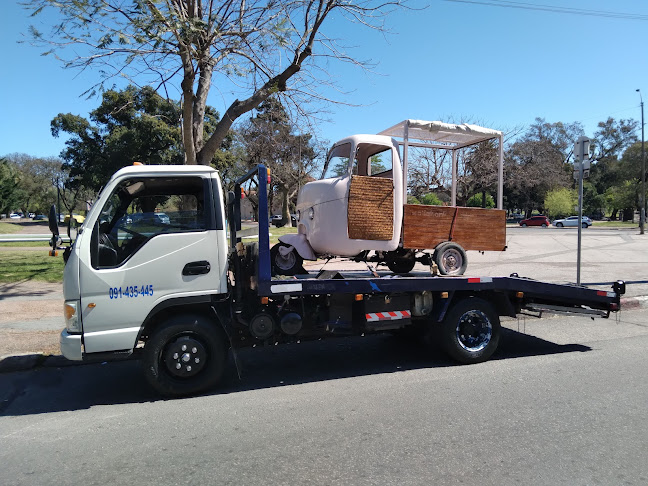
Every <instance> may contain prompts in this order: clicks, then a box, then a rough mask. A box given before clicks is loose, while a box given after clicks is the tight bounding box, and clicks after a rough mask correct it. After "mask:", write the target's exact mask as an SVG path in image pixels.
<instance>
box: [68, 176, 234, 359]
mask: <svg viewBox="0 0 648 486" xmlns="http://www.w3.org/2000/svg"><path fill="white" fill-rule="evenodd" d="M222 201H223V194H222V190H221V184H220V179H219V176H218V173H217V172H216V171H215V170H214V169H212V168H210V167H204V166H198V167H187V166H135V167H127V168H124V169H121V170H120V171H118V172H117V173H116V174H115V175H114V176H113V177H112V178H111V179H110V181H109V182H108V183H107V185H106V186H105V188H104V189H103V191H102V192H101V194H100V195H99V198H98V200H97V201H96V203H95V204H94V205H93V207H92V209H91V210H90V212H89V213H88V216H87V218H86V220H85V221H84V223H83V224H82V226H81V228H80V230H79V234H78V236H77V239H76V241H75V242H74V245H73V246H72V248H71V251H70V254H69V258H68V261H67V264H66V266H65V271H64V272H65V273H64V289H63V290H64V298H65V315H66V321H67V329H66V331H64V334H63V336H62V338H61V349H62V351H63V354H64V355H65V356H66V357H67V358H69V359H76V360H80V359H82V355H83V353H84V352H85V353H100V352H104V351H111V352H114V351H115V350H120V349H123V350H132V349H133V348H134V347H135V345H136V343H137V341H138V339H139V338H140V337H141V336H140V332H141V330H142V323H143V322H147V321H148V320H151V319H154V318H155V317H156V316H157V315H158V314H160V313H163V312H164V310H165V309H166V308H170V307H173V306H177V305H179V304H181V303H183V302H192V303H196V302H198V301H200V300H201V299H206V301H209V298H208V297H205V296H209V295H212V294H226V293H227V280H226V274H227V272H226V267H227V254H228V249H227V248H228V247H227V240H226V234H225V225H224V221H225V215H224V208H223V204H222ZM81 289H83V292H81Z"/></svg>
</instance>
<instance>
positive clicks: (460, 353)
mask: <svg viewBox="0 0 648 486" xmlns="http://www.w3.org/2000/svg"><path fill="white" fill-rule="evenodd" d="M441 326H442V330H441V342H442V346H443V349H444V351H445V352H446V353H448V355H450V357H452V358H453V359H455V360H457V361H459V362H460V363H465V364H471V363H480V362H482V361H486V360H487V359H488V358H490V357H491V356H492V354H493V353H494V352H495V350H496V349H497V345H498V344H499V338H500V331H501V326H500V322H499V316H498V315H497V313H496V312H495V311H494V310H493V307H492V306H491V305H490V304H489V303H488V302H486V301H485V300H483V299H479V298H477V297H470V298H467V299H464V300H461V301H459V302H458V303H457V304H455V305H454V306H453V307H452V308H451V309H450V311H449V312H448V314H447V315H446V317H445V319H444V320H443V323H442V324H441Z"/></svg>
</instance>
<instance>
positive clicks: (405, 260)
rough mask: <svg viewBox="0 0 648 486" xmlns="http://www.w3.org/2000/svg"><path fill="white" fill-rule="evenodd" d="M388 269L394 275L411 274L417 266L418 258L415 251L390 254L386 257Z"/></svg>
mask: <svg viewBox="0 0 648 486" xmlns="http://www.w3.org/2000/svg"><path fill="white" fill-rule="evenodd" d="M386 261H387V267H389V269H390V270H391V271H392V272H393V273H399V274H403V273H409V272H411V271H412V269H413V268H414V265H415V264H416V258H415V254H414V252H413V251H410V250H403V249H401V250H397V251H393V252H391V251H390V252H389V253H387V255H386Z"/></svg>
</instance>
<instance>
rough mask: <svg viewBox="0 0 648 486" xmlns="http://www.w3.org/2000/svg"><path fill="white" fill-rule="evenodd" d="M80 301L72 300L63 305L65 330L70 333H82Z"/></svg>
mask: <svg viewBox="0 0 648 486" xmlns="http://www.w3.org/2000/svg"><path fill="white" fill-rule="evenodd" d="M78 310H79V301H78V300H71V301H68V302H66V303H65V304H63V315H64V316H65V328H66V329H67V331H68V332H70V333H79V332H81V319H80V318H79V312H78Z"/></svg>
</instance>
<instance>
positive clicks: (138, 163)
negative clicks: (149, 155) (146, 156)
mask: <svg viewBox="0 0 648 486" xmlns="http://www.w3.org/2000/svg"><path fill="white" fill-rule="evenodd" d="M133 165H144V164H142V163H141V162H133Z"/></svg>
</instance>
